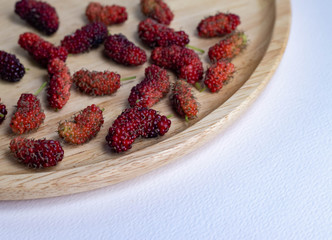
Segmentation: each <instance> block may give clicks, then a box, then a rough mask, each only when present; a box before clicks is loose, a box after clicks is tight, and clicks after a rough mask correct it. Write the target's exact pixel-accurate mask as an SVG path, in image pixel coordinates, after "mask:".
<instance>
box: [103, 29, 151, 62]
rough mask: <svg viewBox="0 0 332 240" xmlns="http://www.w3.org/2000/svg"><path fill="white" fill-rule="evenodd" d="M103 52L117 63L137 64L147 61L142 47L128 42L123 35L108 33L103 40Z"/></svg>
mask: <svg viewBox="0 0 332 240" xmlns="http://www.w3.org/2000/svg"><path fill="white" fill-rule="evenodd" d="M104 46H105V51H104V52H105V54H106V56H108V57H109V58H111V59H112V60H114V61H115V62H117V63H120V64H123V65H126V66H138V65H142V64H144V63H145V62H146V61H147V56H146V53H145V51H144V50H143V49H141V48H139V47H137V46H136V45H135V44H134V43H132V42H130V41H129V40H128V39H127V38H126V37H125V36H124V35H122V34H116V35H110V36H108V37H107V39H106V41H105V44H104Z"/></svg>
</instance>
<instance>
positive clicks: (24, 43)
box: [18, 32, 68, 67]
mask: <svg viewBox="0 0 332 240" xmlns="http://www.w3.org/2000/svg"><path fill="white" fill-rule="evenodd" d="M18 44H19V45H20V46H21V47H22V48H23V49H25V50H26V51H28V53H29V54H30V55H31V56H32V57H33V58H34V59H35V60H36V61H37V62H38V63H39V64H40V65H41V66H42V67H47V65H48V62H49V61H50V60H51V59H54V58H60V59H61V60H62V61H66V59H67V56H68V52H67V50H66V49H65V48H64V47H56V46H54V45H53V44H52V43H50V42H47V41H45V40H43V39H42V38H41V37H39V36H38V35H37V34H35V33H29V32H27V33H23V34H21V35H20V38H19V40H18Z"/></svg>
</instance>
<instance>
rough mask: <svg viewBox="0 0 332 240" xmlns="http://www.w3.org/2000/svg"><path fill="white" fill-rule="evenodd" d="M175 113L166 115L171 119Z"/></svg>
mask: <svg viewBox="0 0 332 240" xmlns="http://www.w3.org/2000/svg"><path fill="white" fill-rule="evenodd" d="M173 116H174V115H173V114H170V115H167V116H166V117H167V118H168V119H170V118H172V117H173Z"/></svg>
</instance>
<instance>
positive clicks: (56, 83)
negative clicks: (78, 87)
mask: <svg viewBox="0 0 332 240" xmlns="http://www.w3.org/2000/svg"><path fill="white" fill-rule="evenodd" d="M47 71H48V75H49V78H50V82H49V87H48V89H47V100H48V102H49V104H50V106H51V107H52V108H53V109H56V110H58V109H62V108H63V107H64V105H65V104H66V103H67V101H68V100H69V97H70V88H71V85H72V83H73V81H72V79H71V77H70V72H69V69H68V67H67V66H66V63H65V62H64V61H62V60H61V59H59V58H54V59H52V60H51V61H50V63H49V64H48V67H47Z"/></svg>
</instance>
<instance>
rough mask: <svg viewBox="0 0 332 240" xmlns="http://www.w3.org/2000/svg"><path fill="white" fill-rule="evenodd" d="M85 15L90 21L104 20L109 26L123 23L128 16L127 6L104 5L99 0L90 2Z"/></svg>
mask: <svg viewBox="0 0 332 240" xmlns="http://www.w3.org/2000/svg"><path fill="white" fill-rule="evenodd" d="M85 15H86V16H87V18H88V19H89V21H90V22H102V23H104V24H105V25H107V26H109V25H112V24H116V23H123V22H125V21H126V20H127V18H128V14H127V11H126V8H125V7H121V6H118V5H111V6H103V5H101V4H100V3H98V2H90V3H89V5H88V6H87V8H86V10H85Z"/></svg>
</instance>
